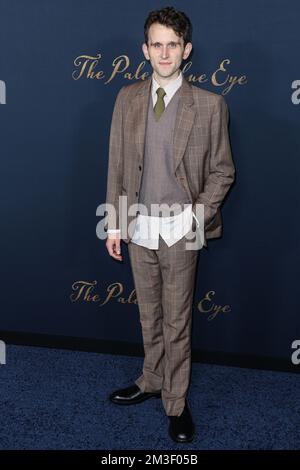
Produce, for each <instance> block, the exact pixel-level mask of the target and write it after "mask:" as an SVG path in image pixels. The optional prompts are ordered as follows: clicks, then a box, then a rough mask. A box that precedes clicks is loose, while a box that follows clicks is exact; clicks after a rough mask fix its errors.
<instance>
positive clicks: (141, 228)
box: [107, 71, 199, 250]
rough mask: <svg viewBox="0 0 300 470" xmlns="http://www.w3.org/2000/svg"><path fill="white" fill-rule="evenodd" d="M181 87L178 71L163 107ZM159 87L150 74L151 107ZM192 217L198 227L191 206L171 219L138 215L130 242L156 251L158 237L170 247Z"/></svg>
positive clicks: (187, 230)
mask: <svg viewBox="0 0 300 470" xmlns="http://www.w3.org/2000/svg"><path fill="white" fill-rule="evenodd" d="M181 85H182V72H181V71H180V73H179V75H178V77H176V78H175V79H174V80H172V81H170V82H169V83H168V84H167V85H165V86H164V87H163V89H164V90H165V92H166V94H165V96H164V98H163V99H164V102H165V107H167V106H168V104H169V102H170V100H171V99H172V97H173V95H174V94H175V93H176V91H177V90H178V88H180V87H181ZM159 87H160V85H159V83H157V81H156V80H155V78H154V75H153V74H152V85H151V93H152V103H153V107H154V106H155V104H156V101H157V93H156V90H157V89H158V88H159ZM193 217H194V218H195V220H196V224H197V227H199V221H198V219H197V218H196V216H195V214H194V212H193V211H192V204H187V205H186V207H185V209H184V210H183V211H182V212H180V213H179V214H177V215H175V216H171V217H156V216H150V215H142V214H138V216H137V219H136V225H135V229H134V234H133V236H132V238H131V241H132V242H133V243H136V244H137V245H141V246H145V247H146V248H150V249H152V250H157V249H158V248H159V235H160V236H161V237H162V238H163V240H164V241H165V242H166V244H167V245H168V246H172V245H174V244H175V243H176V242H177V241H178V240H180V239H181V238H182V237H184V236H185V235H186V234H187V233H188V232H189V231H190V230H191V229H192V223H193ZM107 232H108V233H118V232H120V230H108V231H107Z"/></svg>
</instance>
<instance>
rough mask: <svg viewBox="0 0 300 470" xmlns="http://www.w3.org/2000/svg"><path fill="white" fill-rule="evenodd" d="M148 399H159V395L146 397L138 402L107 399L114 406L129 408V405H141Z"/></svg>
mask: <svg viewBox="0 0 300 470" xmlns="http://www.w3.org/2000/svg"><path fill="white" fill-rule="evenodd" d="M149 398H161V395H148V396H147V397H145V398H142V399H140V400H136V401H126V400H124V401H118V400H115V399H114V398H109V399H110V401H111V402H112V403H113V404H114V405H121V406H130V405H138V404H139V403H143V401H146V400H149Z"/></svg>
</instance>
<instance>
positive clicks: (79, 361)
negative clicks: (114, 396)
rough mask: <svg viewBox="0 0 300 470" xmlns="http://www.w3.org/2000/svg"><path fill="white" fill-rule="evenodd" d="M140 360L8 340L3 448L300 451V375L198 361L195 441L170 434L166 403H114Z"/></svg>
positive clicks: (0, 378)
mask: <svg viewBox="0 0 300 470" xmlns="http://www.w3.org/2000/svg"><path fill="white" fill-rule="evenodd" d="M142 363H143V360H142V358H138V357H126V356H113V355H107V354H97V353H90V352H75V351H68V350H57V349H47V348H37V347H27V346H12V345H8V346H7V357H6V365H2V366H0V390H1V400H0V413H1V428H0V448H1V449H28V450H29V449H106V450H115V449H128V450H130V449H148V450H155V449H160V450H178V449H181V450H184V449H197V450H201V449H236V450H237V449H239V450H242V449H300V387H299V375H297V374H289V373H283V372H272V371H262V370H252V369H242V368H235V367H224V366H216V365H205V364H199V363H193V364H192V382H191V387H190V390H189V395H188V398H189V403H190V407H191V410H192V414H193V418H194V421H195V424H196V432H197V433H196V436H195V439H194V441H193V442H192V443H191V444H183V445H182V444H181V445H180V444H176V443H174V442H173V441H172V440H171V439H170V438H169V436H168V423H169V421H168V418H167V417H166V415H165V414H164V410H163V406H162V403H161V401H160V400H157V399H151V400H147V401H146V402H144V403H142V404H139V405H135V406H129V407H125V406H124V407H118V406H116V405H113V404H112V403H110V402H109V401H108V400H107V396H108V395H109V393H110V392H111V391H113V390H115V389H117V388H123V387H126V386H128V385H131V384H132V382H133V381H134V380H135V379H136V378H137V377H138V375H139V374H140V371H141V367H142Z"/></svg>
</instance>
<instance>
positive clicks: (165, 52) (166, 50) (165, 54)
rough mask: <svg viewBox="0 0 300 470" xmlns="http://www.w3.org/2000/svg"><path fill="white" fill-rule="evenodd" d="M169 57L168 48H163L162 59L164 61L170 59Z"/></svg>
mask: <svg viewBox="0 0 300 470" xmlns="http://www.w3.org/2000/svg"><path fill="white" fill-rule="evenodd" d="M168 55H169V49H168V46H163V47H162V58H163V59H164V58H166V57H168Z"/></svg>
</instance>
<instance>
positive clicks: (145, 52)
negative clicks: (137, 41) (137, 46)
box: [142, 42, 150, 60]
mask: <svg viewBox="0 0 300 470" xmlns="http://www.w3.org/2000/svg"><path fill="white" fill-rule="evenodd" d="M142 50H143V53H144V56H145V58H146V59H147V60H150V57H149V54H148V47H147V44H146V43H145V42H144V43H143V45H142Z"/></svg>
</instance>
